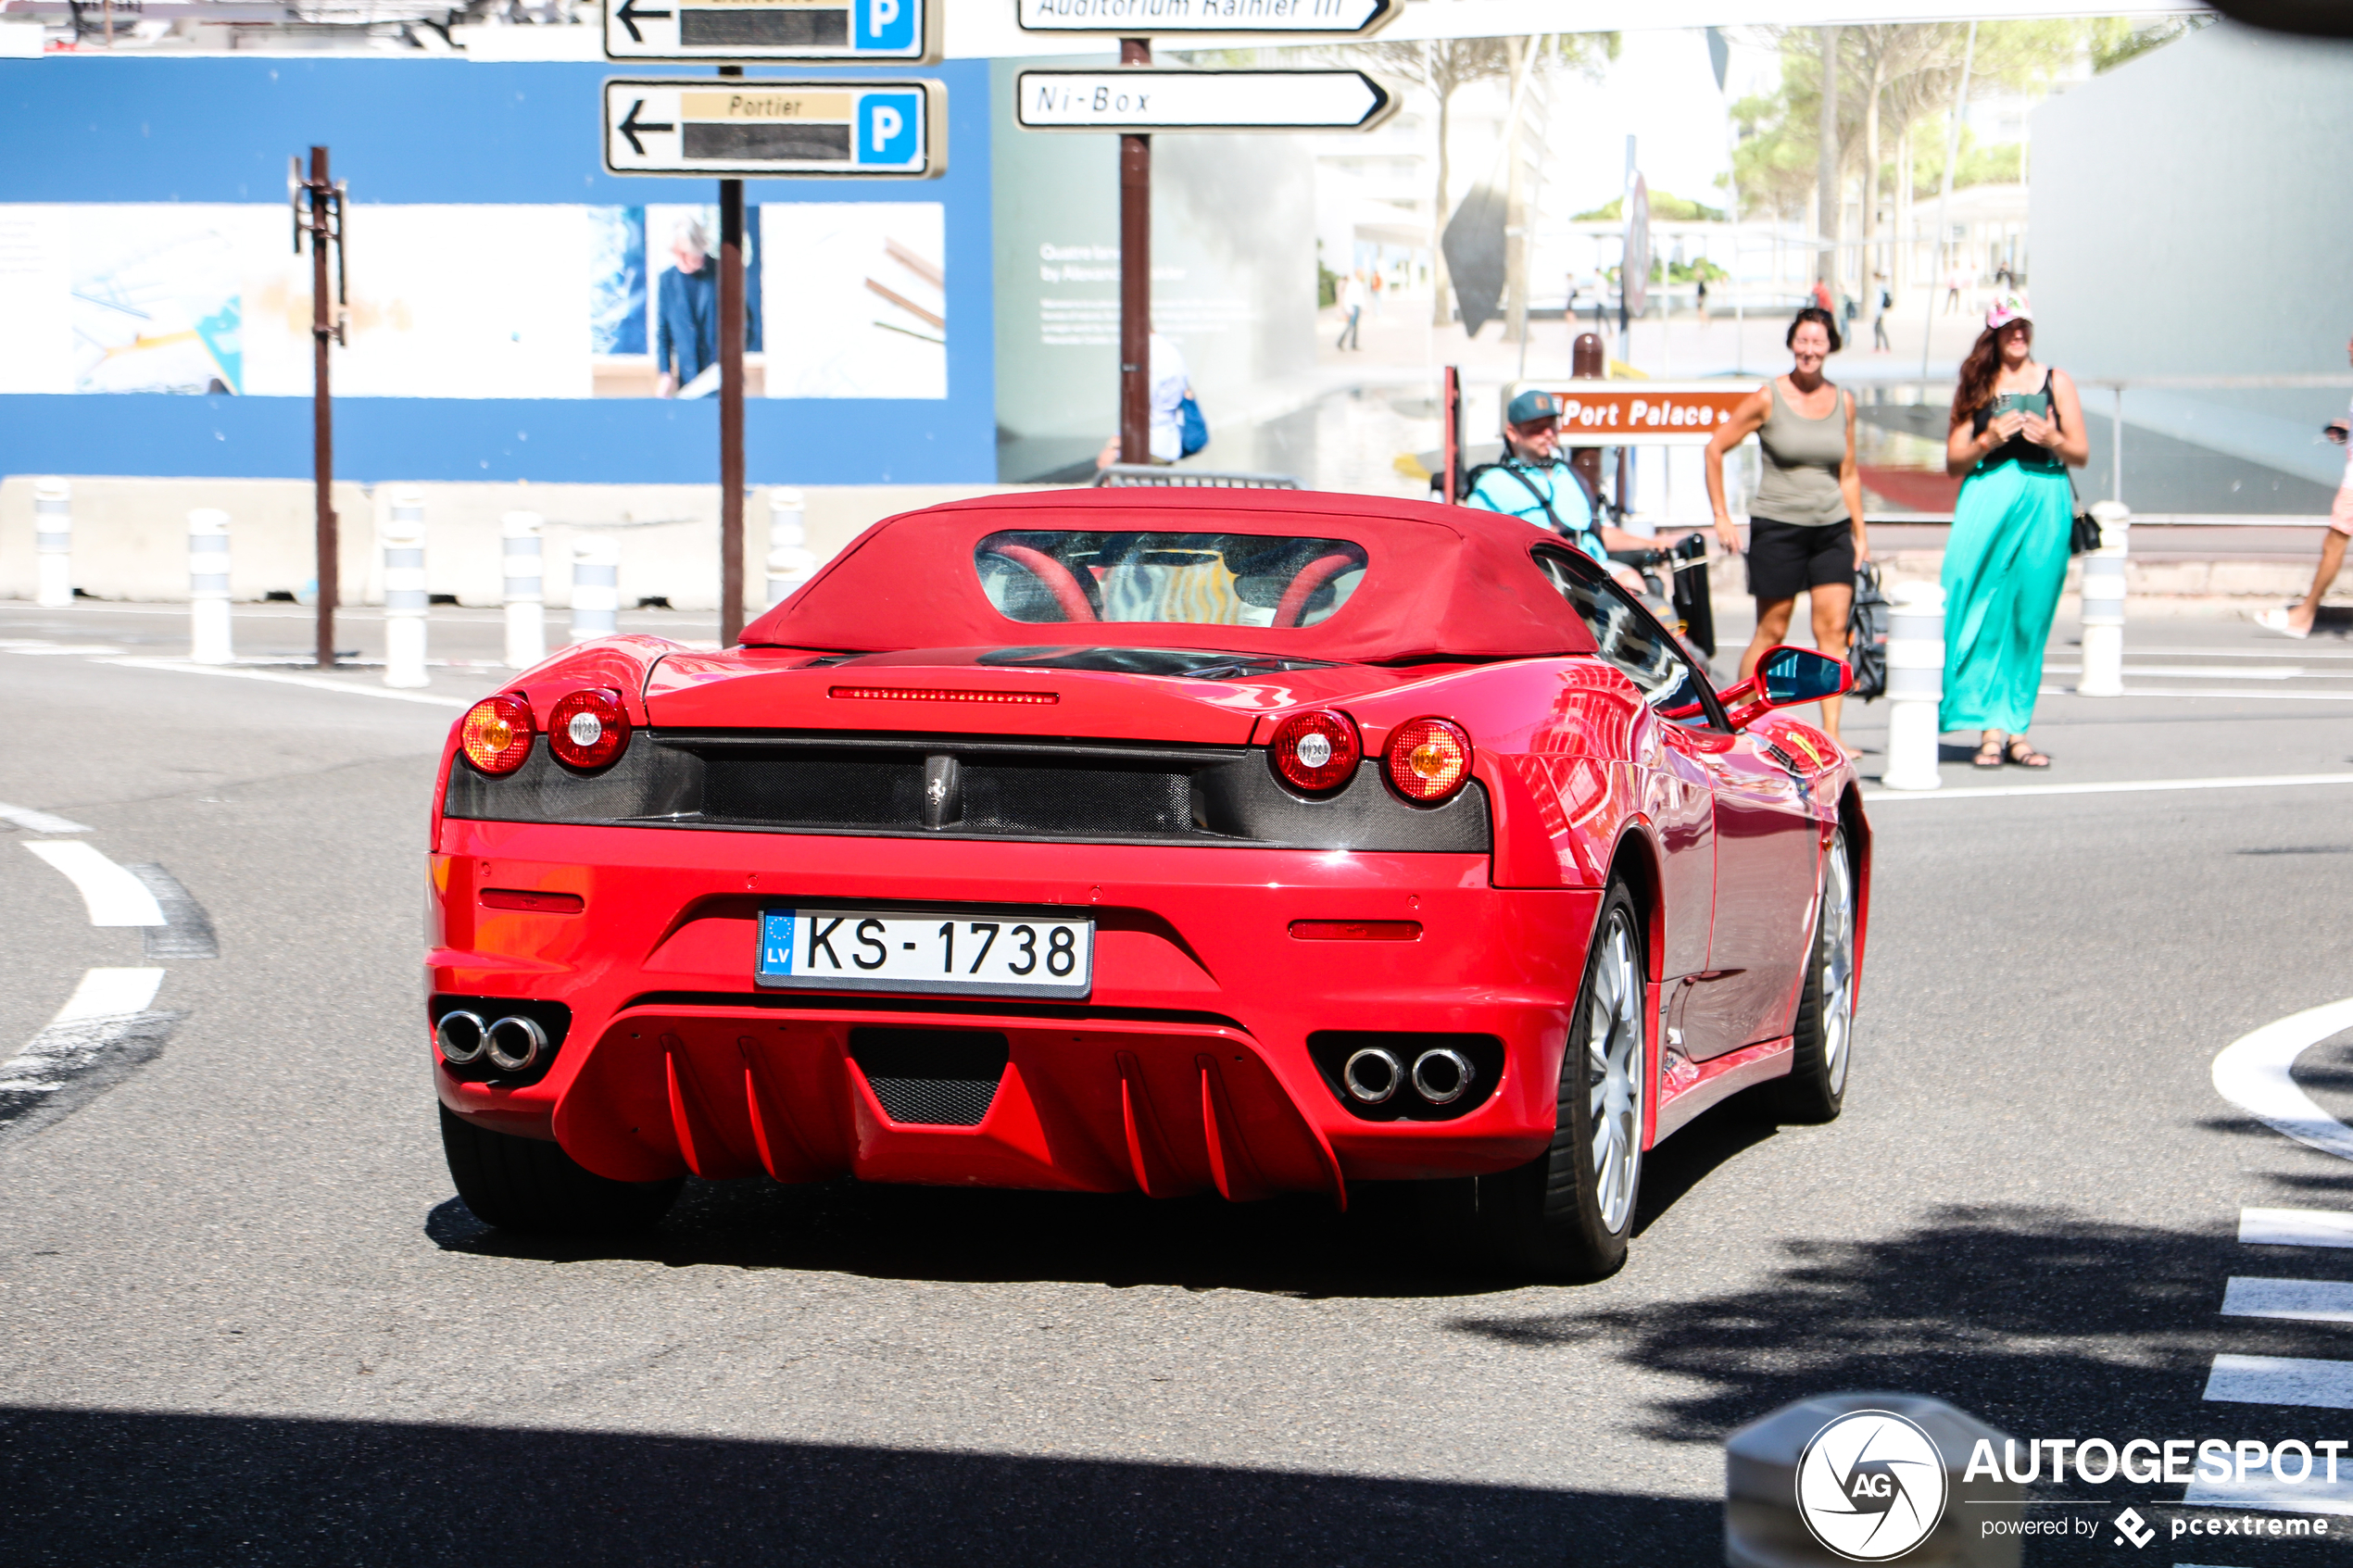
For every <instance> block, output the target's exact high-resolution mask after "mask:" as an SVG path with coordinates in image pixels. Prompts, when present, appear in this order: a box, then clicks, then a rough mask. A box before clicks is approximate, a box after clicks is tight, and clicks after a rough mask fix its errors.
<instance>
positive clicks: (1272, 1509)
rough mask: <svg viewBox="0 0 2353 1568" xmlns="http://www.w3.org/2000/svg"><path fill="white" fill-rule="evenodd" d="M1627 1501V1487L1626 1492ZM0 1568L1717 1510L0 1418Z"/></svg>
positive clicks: (1034, 1461) (1652, 1555) (1452, 1487)
mask: <svg viewBox="0 0 2353 1568" xmlns="http://www.w3.org/2000/svg"><path fill="white" fill-rule="evenodd" d="M1629 1482H1631V1483H1632V1484H1634V1485H1640V1478H1639V1477H1629ZM0 1484H5V1485H6V1488H7V1491H6V1495H7V1497H8V1499H9V1505H8V1508H7V1509H6V1511H5V1512H0V1561H6V1562H9V1563H11V1564H21V1565H26V1568H33V1565H48V1564H69V1563H70V1564H77V1565H78V1564H82V1563H93V1562H109V1563H114V1562H121V1563H129V1562H140V1563H180V1562H185V1563H222V1562H234V1563H238V1564H241V1565H247V1568H266V1565H271V1564H281V1563H283V1564H299V1565H301V1568H311V1565H314V1564H320V1563H333V1564H337V1565H339V1568H354V1565H363V1564H377V1563H385V1564H400V1565H403V1568H407V1565H410V1564H423V1563H466V1564H472V1563H480V1562H499V1563H501V1564H510V1565H514V1568H536V1565H539V1564H561V1565H563V1568H588V1565H596V1564H606V1563H612V1564H623V1563H625V1564H630V1565H632V1568H637V1565H643V1564H661V1565H663V1568H670V1565H673V1564H675V1565H681V1568H737V1565H740V1564H751V1563H824V1564H827V1565H828V1568H833V1565H839V1568H860V1565H862V1564H868V1563H873V1564H887V1565H889V1568H903V1565H905V1564H911V1563H925V1564H930V1563H967V1562H970V1563H985V1564H988V1565H990V1568H999V1565H1003V1564H1017V1565H1020V1568H1033V1565H1036V1568H1056V1565H1059V1564H1064V1563H1068V1564H1083V1565H1086V1568H1101V1565H1108V1564H1128V1563H1135V1564H1151V1565H1152V1568H1185V1565H1189V1564H1202V1565H1204V1568H1206V1565H1208V1564H1219V1565H1241V1564H1254V1563H1267V1564H1281V1565H1283V1568H1293V1565H1296V1564H1304V1563H1316V1564H1324V1563H1348V1564H1351V1565H1358V1564H1362V1565H1368V1568H1378V1565H1384V1564H1397V1565H1399V1568H1421V1565H1423V1564H1428V1563H1437V1562H1444V1563H1450V1564H1451V1563H1461V1564H1474V1563H1499V1564H1501V1563H1510V1564H1553V1563H1593V1564H1625V1565H1628V1568H1648V1565H1650V1564H1659V1565H1661V1568H1665V1565H1667V1564H1678V1565H1682V1564H1689V1563H1692V1562H1706V1561H1709V1560H1710V1559H1712V1558H1714V1557H1716V1556H1717V1555H1718V1553H1720V1551H1721V1547H1720V1546H1719V1545H1718V1541H1719V1540H1720V1533H1721V1505H1720V1504H1719V1503H1718V1502H1716V1501H1714V1500H1713V1499H1660V1498H1655V1497H1642V1496H1636V1495H1632V1494H1630V1493H1610V1492H1591V1491H1571V1490H1552V1489H1546V1488H1540V1487H1533V1486H1478V1485H1470V1484H1465V1483H1458V1482H1433V1481H1414V1480H1400V1479H1389V1478H1382V1477H1375V1476H1359V1475H1337V1474H1313V1473H1301V1472H1286V1471H1272V1470H1246V1469H1240V1468H1230V1467H1226V1466H1219V1465H1205V1464H1150V1463H1129V1462H1120V1461H1099V1460H1083V1459H1061V1458H1045V1457H1038V1458H1031V1457H1014V1456H1008V1455H999V1454H970V1453H956V1452H939V1451H925V1450H911V1449H888V1448H853V1447H849V1446H847V1445H837V1444H823V1443H798V1442H774V1441H769V1442H762V1441H753V1440H744V1439H730V1438H715V1437H702V1436H661V1435H648V1434H636V1433H618V1432H579V1431H551V1430H548V1429H547V1428H545V1427H531V1428H524V1427H520V1426H511V1425H510V1426H499V1425H427V1424H406V1423H395V1422H384V1421H313V1420H301V1419H287V1418H272V1417H247V1416H217V1415H197V1414H178V1413H159V1412H147V1411H80V1410H50V1409H39V1408H27V1407H22V1406H19V1407H14V1408H9V1407H0Z"/></svg>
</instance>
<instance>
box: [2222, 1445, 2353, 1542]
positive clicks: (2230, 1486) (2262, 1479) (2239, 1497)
mask: <svg viewBox="0 0 2353 1568" xmlns="http://www.w3.org/2000/svg"><path fill="white" fill-rule="evenodd" d="M2288 1463H2289V1468H2290V1469H2293V1468H2295V1463H2296V1461H2294V1459H2292V1458H2291V1459H2290V1461H2288ZM2328 1476H2329V1463H2328V1460H2327V1459H2326V1458H2325V1457H2323V1456H2322V1455H2319V1454H2315V1455H2313V1456H2312V1474H2309V1475H2308V1476H2306V1477H2305V1478H2304V1479H2303V1480H2302V1481H2283V1480H2281V1479H2280V1478H2279V1477H2278V1476H2276V1475H2274V1474H2271V1471H2270V1470H2269V1469H2268V1468H2267V1469H2264V1470H2261V1471H2258V1472H2255V1473H2253V1474H2249V1475H2248V1476H2247V1478H2246V1480H2244V1481H2192V1482H2191V1483H2190V1486H2189V1490H2187V1491H2186V1492H2183V1494H2182V1502H2183V1506H2184V1507H2188V1508H2260V1509H2268V1510H2271V1512H2278V1513H2353V1462H2348V1461H2347V1456H2346V1455H2344V1454H2342V1453H2340V1454H2338V1456H2337V1463H2336V1479H2335V1480H2334V1481H2331V1480H2330V1479H2329V1478H2328ZM2336 1534H2337V1532H2335V1531H2331V1532H2330V1535H2331V1536H2332V1537H2334V1536H2335V1535H2336ZM2179 1568H2189V1564H2187V1563H2183V1564H2180V1565H2179Z"/></svg>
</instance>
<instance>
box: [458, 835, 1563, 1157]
mask: <svg viewBox="0 0 2353 1568" xmlns="http://www.w3.org/2000/svg"><path fill="white" fill-rule="evenodd" d="M437 851H438V852H437V853H436V855H435V856H434V896H433V905H434V908H433V914H434V947H433V950H432V952H431V953H430V954H429V956H428V960H427V963H428V983H429V985H430V988H431V989H432V990H433V991H434V992H436V993H447V994H460V995H481V996H490V997H519V998H531V999H536V1000H547V1001H558V1002H561V1003H563V1004H564V1005H565V1006H567V1007H569V1008H570V1009H571V1010H572V1016H573V1022H572V1027H571V1032H570V1034H569V1035H568V1037H567V1038H566V1040H565V1042H564V1044H563V1045H562V1047H561V1048H560V1050H559V1051H558V1053H557V1056H556V1060H555V1063H554V1065H553V1067H552V1068H551V1069H550V1070H549V1071H548V1073H547V1076H546V1077H545V1078H544V1079H542V1080H541V1081H539V1082H538V1083H535V1084H530V1085H522V1086H517V1087H498V1086H494V1085H483V1084H480V1083H473V1082H466V1081H462V1080H461V1078H460V1077H459V1075H456V1074H453V1073H451V1072H450V1071H449V1070H448V1069H447V1066H446V1065H442V1064H440V1063H439V1062H438V1060H437V1059H436V1072H435V1077H436V1082H437V1085H438V1089H439V1093H440V1097H441V1099H442V1102H443V1103H444V1104H446V1105H447V1106H448V1107H449V1108H450V1109H451V1110H454V1111H456V1112H457V1113H459V1115H462V1116H466V1117H468V1118H470V1119H472V1120H475V1121H477V1122H478V1123H481V1124H483V1125H484V1126H487V1127H491V1128H495V1129H497V1130H499V1131H505V1132H510V1133H521V1134H523V1135H533V1136H541V1137H553V1138H555V1139H556V1140H557V1141H559V1142H560V1143H561V1144H562V1145H563V1146H564V1148H566V1149H567V1150H568V1151H569V1152H570V1153H571V1154H572V1155H573V1157H574V1158H575V1159H577V1160H580V1161H581V1162H582V1163H583V1164H584V1165H586V1166H587V1167H588V1168H589V1169H591V1170H594V1171H598V1172H600V1173H604V1174H606V1175H609V1176H613V1177H616V1178H620V1179H625V1180H652V1179H657V1178H661V1177H664V1176H671V1175H676V1174H681V1173H689V1172H691V1173H696V1174H699V1175H703V1176H707V1177H714V1178H716V1177H725V1176H745V1175H753V1174H757V1173H761V1172H762V1171H765V1172H767V1173H770V1174H773V1175H774V1176H776V1177H778V1178H780V1179H783V1180H787V1181H810V1180H819V1179H824V1178H826V1177H830V1176H835V1175H840V1174H845V1173H847V1174H854V1175H857V1176H859V1177H861V1178H862V1179H866V1180H875V1181H898V1182H918V1183H930V1184H939V1185H963V1184H970V1185H992V1186H1023V1187H1047V1188H1063V1189H1070V1190H1086V1191H1121V1190H1129V1189H1134V1190H1140V1191H1143V1192H1146V1193H1149V1194H1151V1195H1152V1196H1156V1197H1158V1196H1176V1195H1179V1194H1184V1193H1192V1192H1206V1191H1217V1192H1221V1193H1224V1194H1225V1195H1226V1196H1227V1197H1228V1198H1237V1199H1239V1198H1254V1197H1259V1196H1264V1195H1267V1194H1271V1193H1276V1192H1320V1193H1328V1194H1331V1195H1333V1196H1334V1197H1336V1198H1342V1200H1344V1195H1345V1187H1346V1184H1347V1183H1348V1182H1349V1181H1351V1180H1378V1179H1393V1178H1410V1177H1424V1176H1439V1175H1449V1174H1471V1173H1485V1172H1491V1171H1498V1170H1503V1169H1506V1168H1508V1167H1510V1166H1512V1165H1516V1164H1518V1163H1521V1162H1523V1161H1525V1160H1528V1159H1529V1158H1532V1157H1533V1156H1534V1155H1535V1154H1536V1153H1537V1152H1538V1151H1540V1150H1541V1148H1543V1147H1544V1145H1545V1143H1546V1142H1547V1140H1549V1139H1550V1137H1551V1136H1552V1133H1553V1126H1554V1099H1555V1095H1556V1085H1557V1084H1558V1081H1559V1071H1560V1057H1561V1050H1562V1045H1563V1041H1564V1039H1565V1036H1566V1030H1567V1017H1568V1013H1569V1010H1570V1009H1571V1007H1572V1005H1573V1003H1574V1000H1575V990H1576V986H1577V983H1578V979H1579V975H1580V974H1581V972H1582V969H1583V956H1584V945H1585V942H1586V940H1587V937H1588V935H1589V934H1590V931H1591V928H1592V920H1593V917H1594V914H1595V912H1596V909H1597V907H1598V903H1599V897H1600V896H1599V895H1598V894H1597V893H1593V892H1590V891H1579V890H1554V889H1542V890H1504V889H1496V888H1492V887H1491V886H1489V885H1488V875H1487V861H1486V858H1485V857H1483V856H1475V855H1438V854H1348V853H1340V852H1302V851H1290V850H1262V849H1227V848H1222V847H1221V848H1204V847H1165V848H1164V847H1126V846H1108V847H1107V846H1099V845H1087V846H1076V845H1073V846H1065V845H1050V844H1006V843H975V842H971V841H935V840H906V839H875V838H860V839H836V838H824V837H814V836H806V835H782V834H775V835H772V834H735V833H728V834H720V833H700V832H694V831H686V830H672V829H637V828H610V827H596V828H581V827H564V826H553V825H540V824H510V823H485V822H446V823H445V824H444V827H443V833H442V841H441V843H440V844H439V846H437ZM484 888H506V889H521V890H527V891H546V892H564V893H571V894H574V895H576V896H578V897H581V898H582V900H583V901H584V905H585V907H584V909H583V910H582V911H581V912H580V913H578V914H569V915H567V914H553V913H543V912H536V911H518V910H508V909H490V908H486V907H484V905H483V904H482V903H481V902H480V893H481V890H483V889H484ZM799 899H806V900H810V901H816V900H824V901H827V902H830V903H836V904H843V903H855V902H857V901H859V900H866V901H870V902H874V903H877V904H890V905H905V904H909V903H923V904H931V903H936V904H938V905H940V906H941V907H942V908H943V909H945V908H952V907H961V906H976V907H988V906H997V905H1003V906H1015V907H1020V906H1027V907H1038V906H1054V905H1066V906H1070V907H1073V908H1074V909H1084V910H1086V911H1087V912H1088V913H1091V914H1092V915H1093V916H1094V917H1095V919H1096V921H1097V922H1098V935H1097V945H1096V960H1095V984H1094V988H1093V992H1092V995H1091V996H1090V997H1089V998H1088V1001H1087V1002H1086V1003H1084V1004H1076V1005H1064V1004H1055V1003H1042V1002H1041V1003H1030V1002H1022V1003H1008V1002H1006V1001H1003V1000H1001V999H997V998H978V997H976V998H972V999H970V1000H969V1001H966V1000H965V999H963V998H955V997H925V998H921V999H916V998H898V997H884V996H873V995H867V996H842V995H833V994H826V993H815V992H806V991H794V992H787V993H777V992H763V991H761V990H759V989H758V988H757V987H755V986H754V985H752V983H751V975H750V970H751V962H752V954H753V946H754V941H755V936H754V930H755V924H756V917H757V914H758V911H759V910H760V909H761V908H762V907H763V906H766V905H771V904H789V903H792V902H794V901H795V900H799ZM1299 920H1327V921H1329V920H1341V921H1366V920H1388V921H1393V920H1414V921H1418V922H1420V923H1421V925H1422V928H1423V935H1422V937H1421V939H1420V940H1419V941H1416V942H1353V941H1341V942H1303V941H1298V940H1294V939H1293V938H1292V937H1291V936H1290V922H1293V921H1299ZM860 1026H883V1027H902V1028H922V1029H974V1030H988V1031H994V1032H998V1033H1001V1034H1002V1035H1003V1036H1004V1038H1005V1041H1006V1046H1007V1049H1008V1053H1009V1056H1010V1062H1009V1065H1008V1067H1007V1069H1006V1071H1005V1073H1004V1076H1003V1078H1002V1080H1001V1081H1000V1085H999V1087H998V1090H997V1093H996V1095H995V1097H994V1098H993V1099H992V1100H991V1101H990V1103H989V1106H988V1112H987V1114H986V1116H985V1117H983V1119H982V1120H981V1122H980V1123H979V1124H978V1125H976V1126H971V1127H949V1126H936V1125H922V1124H908V1123H896V1122H893V1121H892V1120H891V1119H890V1118H889V1116H888V1115H887V1113H886V1112H885V1111H884V1110H883V1106H882V1102H881V1100H880V1099H878V1098H876V1096H875V1091H874V1088H873V1086H872V1085H870V1084H869V1083H868V1082H867V1080H866V1078H865V1076H864V1074H863V1073H862V1071H861V1070H860V1069H859V1067H858V1065H857V1063H856V1062H855V1061H854V1060H851V1057H850V1053H849V1039H850V1031H851V1030H852V1029H854V1028H857V1027H860ZM1321 1030H1376V1031H1384V1032H1427V1033H1448V1034H1480V1035H1492V1036H1494V1037H1495V1038H1496V1039H1498V1040H1500V1041H1501V1042H1502V1044H1503V1047H1504V1071H1503V1073H1502V1077H1501V1081H1500V1082H1499V1083H1498V1084H1497V1085H1496V1086H1495V1087H1494V1089H1493V1090H1492V1092H1491V1094H1489V1095H1488V1096H1487V1098H1485V1099H1484V1100H1483V1101H1482V1102H1481V1103H1480V1104H1479V1105H1478V1107H1477V1108H1476V1109H1474V1110H1469V1111H1467V1112H1466V1113H1464V1114H1462V1115H1460V1116H1458V1117H1456V1118H1455V1119H1453V1120H1451V1121H1443V1122H1436V1121H1396V1122H1368V1121H1363V1120H1360V1119H1358V1118H1357V1117H1356V1116H1354V1115H1353V1114H1352V1113H1351V1112H1350V1110H1348V1108H1347V1107H1346V1105H1345V1104H1343V1103H1342V1101H1341V1099H1340V1097H1339V1095H1338V1094H1337V1093H1336V1092H1335V1091H1334V1089H1333V1088H1332V1086H1331V1085H1330V1084H1329V1083H1328V1082H1327V1078H1326V1077H1325V1075H1324V1073H1323V1072H1322V1071H1320V1070H1319V1069H1318V1067H1317V1066H1316V1064H1315V1060H1313V1059H1312V1058H1311V1056H1310V1054H1309V1051H1308V1046H1307V1040H1308V1036H1309V1035H1310V1034H1312V1033H1314V1032H1316V1031H1321Z"/></svg>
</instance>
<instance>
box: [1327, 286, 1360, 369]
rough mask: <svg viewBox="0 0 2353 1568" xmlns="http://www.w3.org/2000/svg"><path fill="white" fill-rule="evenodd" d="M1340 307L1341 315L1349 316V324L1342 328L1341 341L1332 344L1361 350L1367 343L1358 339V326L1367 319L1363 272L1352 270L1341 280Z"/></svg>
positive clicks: (1335, 346) (1337, 346) (1336, 346)
mask: <svg viewBox="0 0 2353 1568" xmlns="http://www.w3.org/2000/svg"><path fill="white" fill-rule="evenodd" d="M1340 313H1341V315H1343V316H1345V317H1346V318H1347V325H1345V326H1343V327H1341V328H1340V341H1339V342H1338V343H1336V344H1334V345H1332V346H1333V347H1334V348H1353V349H1360V350H1361V349H1362V348H1363V347H1364V346H1365V345H1363V344H1362V343H1360V342H1358V341H1357V337H1356V328H1357V325H1358V324H1359V323H1360V322H1362V321H1363V320H1364V319H1365V275H1364V274H1363V273H1362V272H1351V273H1350V274H1348V276H1347V277H1345V278H1343V279H1341V280H1340Z"/></svg>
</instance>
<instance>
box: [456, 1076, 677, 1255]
mask: <svg viewBox="0 0 2353 1568" xmlns="http://www.w3.org/2000/svg"><path fill="white" fill-rule="evenodd" d="M440 1110H441V1150H442V1153H443V1154H444V1155H446V1156H447V1158H448V1160H449V1177H450V1180H452V1181H453V1182H455V1183H456V1184H457V1185H458V1196H459V1198H463V1199H465V1202H466V1207H467V1208H469V1209H471V1210H473V1212H474V1218H475V1219H477V1220H480V1221H481V1222H482V1223H484V1224H485V1225H496V1226H497V1228H499V1229H500V1230H510V1231H532V1232H538V1233H542V1234H555V1235H568V1236H577V1235H582V1234H585V1233H593V1232H599V1231H630V1230H644V1229H647V1228H648V1227H649V1226H651V1225H653V1224H655V1223H658V1222H659V1221H660V1220H661V1217H662V1215H663V1214H664V1213H666V1212H667V1211H668V1210H669V1208H670V1205H671V1203H672V1201H673V1199H675V1198H677V1196H678V1189H679V1188H680V1187H682V1186H684V1185H686V1183H685V1182H684V1181H683V1180H681V1179H678V1178H673V1179H672V1180H670V1181H666V1182H616V1181H613V1180H611V1179H610V1178H609V1177H605V1176H599V1175H598V1174H597V1173H595V1172H593V1171H590V1170H587V1169H585V1167H583V1166H582V1165H581V1164H580V1163H579V1161H577V1160H573V1157H572V1156H571V1155H569V1154H566V1153H565V1152H564V1151H563V1149H562V1148H560V1146H558V1145H556V1144H552V1143H548V1142H546V1141H545V1140H543V1139H540V1138H520V1137H517V1136H515V1135H513V1134H511V1133H493V1132H490V1131H487V1130H485V1129H484V1128H481V1127H477V1126H475V1125H474V1124H473V1123H471V1122H469V1121H467V1120H466V1119H465V1118H464V1117H462V1116H459V1115H456V1114H454V1113H453V1112H452V1111H451V1110H450V1109H449V1108H448V1107H447V1106H446V1105H445V1106H442V1107H441V1108H440Z"/></svg>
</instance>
